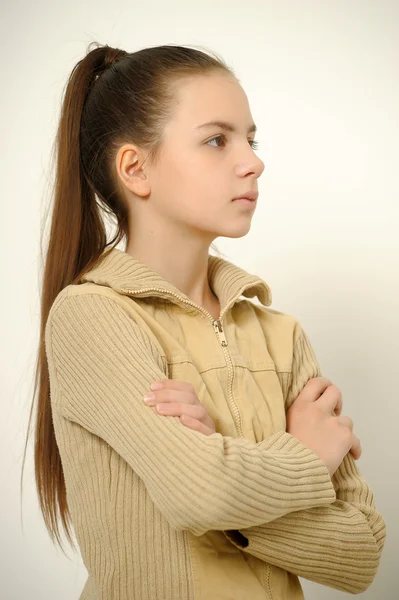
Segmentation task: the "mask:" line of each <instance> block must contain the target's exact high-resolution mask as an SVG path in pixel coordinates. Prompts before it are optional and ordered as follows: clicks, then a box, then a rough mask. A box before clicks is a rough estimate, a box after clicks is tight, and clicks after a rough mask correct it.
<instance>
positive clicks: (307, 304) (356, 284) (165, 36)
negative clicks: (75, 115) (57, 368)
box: [0, 0, 399, 600]
mask: <svg viewBox="0 0 399 600" xmlns="http://www.w3.org/2000/svg"><path fill="white" fill-rule="evenodd" d="M0 22H1V37H0V49H1V56H2V61H1V63H2V67H1V70H2V78H1V95H0V103H1V111H0V120H1V131H2V133H1V136H0V143H1V146H2V157H1V183H2V195H1V204H2V206H3V209H2V214H3V222H2V235H1V248H2V256H3V260H2V263H1V273H0V277H1V290H2V294H1V296H0V302H1V306H2V311H1V315H2V329H1V330H2V336H1V340H0V344H1V359H2V360H1V364H2V370H3V377H2V389H3V392H2V397H1V408H2V419H1V423H0V427H1V435H0V444H1V455H0V461H1V462H0V468H1V474H0V477H1V479H0V480H1V484H2V486H1V487H2V492H1V494H0V503H1V505H0V509H1V510H0V515H1V517H0V518H1V540H2V544H1V549H0V554H1V555H0V571H1V572H0V580H1V588H0V597H1V600H21V599H29V600H47V599H48V600H50V599H53V598H57V600H73V599H77V598H78V597H79V594H80V591H81V589H82V587H83V584H84V581H85V579H86V570H85V567H84V566H83V564H82V561H81V558H80V556H77V555H74V554H72V552H70V553H69V556H70V560H68V559H67V558H66V557H65V556H64V555H63V554H62V553H61V551H60V550H58V549H55V548H54V547H53V546H52V544H51V542H50V539H49V537H48V534H47V532H46V530H45V527H44V523H43V522H42V520H41V515H40V513H39V509H38V503H37V497H36V491H35V488H34V479H33V459H32V451H31V449H32V438H31V443H30V446H29V448H30V451H29V454H28V460H27V463H26V470H25V477H24V496H23V503H22V509H23V529H22V527H21V519H20V508H21V497H20V490H19V481H20V471H21V463H22V453H23V443H24V440H25V437H24V436H25V431H26V426H27V421H28V410H29V407H30V403H31V393H32V389H33V368H34V362H35V360H36V351H37V341H38V327H39V291H40V279H39V276H40V275H39V270H40V266H41V265H40V248H39V237H40V228H41V218H42V216H43V214H44V210H45V207H46V206H47V202H48V200H49V198H48V197H47V191H48V188H49V181H50V178H51V174H50V172H49V160H50V151H51V145H52V143H53V141H54V134H55V129H56V126H57V123H58V116H59V109H60V103H61V94H62V90H63V87H64V85H65V82H66V80H67V77H68V76H69V74H70V72H71V70H72V68H73V67H74V65H75V64H76V62H77V61H78V60H80V59H81V58H82V57H83V56H84V55H85V52H86V48H87V45H88V44H89V43H90V42H91V41H98V42H100V43H101V44H103V43H108V44H110V45H113V46H115V45H116V46H119V47H121V48H124V49H126V50H128V51H134V50H138V49H140V48H142V47H144V46H149V45H158V44H162V43H178V44H183V45H184V44H199V45H203V46H206V47H209V48H210V49H213V50H216V51H217V52H219V53H220V54H221V55H222V56H223V57H224V59H225V60H226V62H228V63H229V64H231V65H232V66H233V68H234V69H235V70H236V73H237V75H238V77H239V78H240V79H241V83H242V85H243V86H244V89H245V90H246V92H247V95H248V97H249V101H250V105H251V110H252V114H253V117H254V120H255V122H256V124H257V125H258V128H259V131H258V133H257V136H256V138H257V139H258V140H259V143H260V145H259V149H258V151H257V152H258V154H259V156H260V157H261V158H262V160H263V161H264V162H265V165H266V168H265V171H264V172H263V174H262V176H261V178H260V179H259V190H260V196H259V200H258V206H257V209H256V212H255V214H254V217H253V220H252V227H251V231H250V232H249V234H248V235H247V236H245V237H244V238H241V239H225V238H219V239H217V240H216V245H217V246H218V248H219V249H220V250H221V251H222V252H223V253H224V255H225V257H226V258H227V259H228V260H232V261H233V262H235V263H236V264H238V265H240V266H242V267H244V268H246V269H247V270H249V271H250V272H253V273H257V274H259V275H260V276H261V277H263V278H264V279H265V280H266V281H267V282H268V283H269V284H270V286H271V288H272V292H273V304H272V308H275V309H277V310H281V311H283V312H287V313H290V314H293V315H295V316H296V317H297V318H298V319H299V320H300V322H301V323H302V325H303V327H304V328H305V329H306V330H307V332H308V334H309V336H310V339H311V341H312V343H313V347H314V349H315V352H316V355H317V356H318V359H319V362H320V364H321V367H322V370H323V373H324V375H325V376H327V377H329V378H330V379H331V380H332V381H333V382H334V383H335V384H336V385H338V387H340V389H341V390H342V393H343V401H344V411H343V414H348V415H350V416H351V417H352V418H353V420H354V423H355V433H357V435H358V436H359V437H360V439H361V441H362V444H363V455H362V457H361V459H360V460H359V462H358V464H359V468H360V469H361V471H362V473H363V475H364V476H365V478H366V479H367V481H368V482H369V484H370V486H371V488H372V489H373V491H374V494H375V499H376V503H377V508H378V509H379V510H380V511H381V512H382V514H383V515H384V517H385V519H386V522H387V526H388V538H387V542H386V546H385V549H384V553H383V557H382V561H381V566H380V570H379V572H378V575H377V578H376V580H375V582H374V583H373V585H372V587H371V588H370V589H369V590H368V591H367V592H365V593H364V594H363V595H362V597H364V598H365V599H366V598H367V599H376V600H394V599H395V598H398V591H397V590H398V587H397V584H396V581H397V577H398V574H397V564H398V558H397V548H398V544H399V532H398V515H397V510H398V501H399V496H398V483H397V482H398V474H399V472H398V471H399V469H398V458H399V452H398V442H397V436H396V434H397V421H398V385H397V381H398V378H397V368H398V367H397V365H398V359H399V341H398V340H399V316H398V310H399V301H398V298H399V285H398V276H399V235H398V231H399V227H398V225H399V184H398V164H399V161H398V159H399V141H398V140H399V118H398V107H399V85H398V74H399V73H398V64H399V61H398V59H399V4H398V2H395V1H393V0H392V1H387V0H374V1H370V0H368V1H362V0H357V1H353V0H335V1H333V0H331V1H330V2H326V1H310V0H301V1H300V2H298V1H297V0H295V1H294V0H291V1H281V2H276V1H273V0H267V1H266V0H262V1H261V0H259V1H255V0H246V1H245V2H244V1H242V0H241V1H240V2H237V1H233V0H229V1H226V2H221V1H220V2H215V1H214V0H212V1H209V0H201V2H199V3H197V4H194V3H191V2H190V3H188V2H186V1H178V0H171V1H169V2H160V1H158V2H154V1H153V0H146V2H133V1H130V2H126V1H119V2H118V1H117V0H116V1H115V2H113V3H112V4H111V3H110V2H105V1H104V0H96V2H89V1H86V2H82V1H76V0H70V1H69V2H68V3H65V2H59V1H57V2H54V1H51V2H50V1H49V0H41V1H40V2H36V3H32V2H28V0H24V1H21V0H14V1H13V2H12V3H11V2H8V3H3V4H2V7H1V19H0ZM218 116H220V115H218ZM65 201H68V199H67V198H66V199H65ZM395 567H396V570H395ZM302 582H303V587H304V590H305V596H306V599H307V600H333V599H335V598H337V599H338V598H342V599H344V598H351V597H352V596H351V595H350V594H344V593H342V592H338V591H336V590H333V589H329V588H327V587H323V586H320V585H318V584H314V583H311V582H308V581H305V580H302ZM287 600H288V599H287Z"/></svg>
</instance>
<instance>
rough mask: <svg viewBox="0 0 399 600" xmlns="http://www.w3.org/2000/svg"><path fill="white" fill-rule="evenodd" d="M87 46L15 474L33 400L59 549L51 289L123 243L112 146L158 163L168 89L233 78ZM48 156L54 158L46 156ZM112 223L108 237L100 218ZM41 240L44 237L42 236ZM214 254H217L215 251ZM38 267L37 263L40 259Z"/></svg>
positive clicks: (145, 53) (180, 49)
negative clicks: (129, 146)
mask: <svg viewBox="0 0 399 600" xmlns="http://www.w3.org/2000/svg"><path fill="white" fill-rule="evenodd" d="M93 43H94V44H96V47H95V48H94V49H92V50H91V49H90V46H91V45H92V44H90V45H89V47H88V50H87V53H86V56H85V57H84V58H83V59H82V60H80V61H79V62H78V63H77V64H76V66H75V67H74V68H73V70H72V72H71V75H70V77H69V79H68V81H67V83H66V88H65V94H64V97H63V101H62V106H61V114H60V120H59V124H58V129H57V134H56V138H55V145H54V148H53V160H54V156H56V169H55V179H54V184H53V187H52V194H51V204H52V217H51V227H50V233H49V239H48V244H47V250H46V255H45V260H44V270H43V281H42V284H41V321H40V338H39V345H38V353H37V362H36V371H35V377H34V390H33V400H32V406H31V410H30V416H29V423H28V430H27V435H26V441H25V451H24V459H23V464H22V472H21V499H22V481H23V469H24V463H25V458H26V448H27V444H28V440H29V435H30V428H31V420H32V414H33V409H34V406H35V399H36V396H37V403H36V412H35V424H34V429H35V439H34V469H35V482H36V489H37V492H38V498H39V505H40V509H41V512H42V515H43V518H44V521H45V524H46V527H47V530H48V533H49V534H50V537H51V539H52V541H53V543H55V542H58V544H59V546H60V547H61V549H62V543H61V538H60V529H59V519H61V522H62V525H63V528H64V531H65V533H66V536H67V539H68V541H69V542H70V544H71V545H72V547H74V548H75V545H74V543H73V540H72V537H71V524H72V519H71V514H70V512H69V508H68V504H67V496H66V487H65V480H64V476H63V470H62V464H61V458H60V454H59V450H58V446H57V443H56V438H55V434H54V428H53V423H52V413H51V403H50V382H49V373H48V365H47V359H46V353H45V345H44V332H45V326H46V322H47V317H48V314H49V311H50V308H51V305H52V303H53V302H54V300H55V298H56V296H57V295H58V293H59V292H60V291H61V290H62V289H63V288H64V287H66V286H67V285H70V284H74V283H76V282H77V281H78V280H79V278H80V277H81V275H82V274H83V273H84V272H86V271H87V270H89V269H90V268H91V267H92V265H93V264H94V263H95V262H96V261H97V259H98V258H99V257H100V255H101V254H102V253H103V252H104V250H105V249H106V248H107V247H108V246H109V247H110V248H109V250H107V253H108V251H111V250H112V248H113V247H114V246H116V245H117V244H118V243H119V242H120V241H121V240H123V239H125V240H126V239H127V237H128V231H129V228H128V209H127V203H126V198H124V196H123V191H122V190H121V185H120V182H119V181H118V179H119V178H118V176H117V174H116V171H115V158H116V153H117V151H118V148H119V147H120V146H121V145H122V144H123V143H125V142H129V141H130V142H133V143H135V144H137V145H138V146H139V147H141V148H143V149H144V151H146V152H148V156H147V154H146V160H149V162H150V163H151V164H156V161H157V159H158V157H159V154H160V150H161V148H162V142H163V139H162V132H163V128H164V126H165V124H166V122H167V120H168V118H169V117H170V115H171V114H172V111H173V110H174V102H173V100H174V93H175V89H176V84H177V83H178V82H180V81H181V80H182V79H184V77H186V76H188V77H191V76H194V75H203V74H207V73H211V72H214V71H215V70H216V71H219V72H220V71H222V72H223V73H225V74H227V75H229V76H233V77H236V75H235V73H234V71H233V69H232V68H231V67H229V66H227V65H226V63H225V62H224V61H223V60H222V59H221V58H220V57H219V56H218V55H217V54H215V53H213V56H212V55H211V53H209V54H207V53H205V52H203V51H201V50H198V49H194V48H189V47H184V46H174V45H163V46H154V47H149V48H144V49H142V50H139V51H137V52H132V53H129V52H126V51H124V50H121V49H119V48H112V47H110V46H108V45H103V46H100V45H99V44H97V42H93ZM54 150H55V153H54ZM106 216H108V217H111V220H114V221H115V224H116V233H115V235H114V237H113V238H112V239H111V240H109V241H107V231H106V226H105V222H104V220H103V218H104V217H106ZM42 235H43V234H42ZM216 250H217V249H216ZM42 262H43V257H42Z"/></svg>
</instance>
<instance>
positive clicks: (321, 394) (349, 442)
mask: <svg viewBox="0 0 399 600" xmlns="http://www.w3.org/2000/svg"><path fill="white" fill-rule="evenodd" d="M341 411H342V394H341V391H340V390H339V388H337V387H336V386H335V385H333V384H332V383H331V381H330V380H329V379H326V378H325V377H314V378H312V379H310V380H309V381H308V382H307V384H306V385H305V386H304V388H303V389H302V391H301V393H300V394H299V396H298V397H297V398H296V400H294V402H293V403H292V405H291V406H290V408H289V409H288V410H287V415H286V416H287V432H288V433H290V434H291V435H293V436H294V437H296V438H297V439H298V440H299V441H301V442H302V443H303V444H304V445H305V446H307V447H308V448H309V449H310V450H312V451H313V452H315V453H316V454H317V455H318V456H319V457H320V458H321V460H322V461H323V462H324V463H325V464H326V466H327V468H328V470H329V473H330V476H332V475H333V474H334V472H335V471H336V470H337V469H338V467H339V465H340V464H341V462H342V460H343V458H344V456H345V455H346V454H347V453H348V452H349V451H350V452H351V454H352V455H353V457H354V458H355V459H356V460H357V459H358V458H360V456H361V453H362V449H361V445H360V440H359V438H358V437H357V436H356V435H354V433H353V421H352V419H351V418H350V417H343V416H341Z"/></svg>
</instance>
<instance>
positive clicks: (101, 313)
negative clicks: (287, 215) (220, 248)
mask: <svg viewBox="0 0 399 600" xmlns="http://www.w3.org/2000/svg"><path fill="white" fill-rule="evenodd" d="M255 131H256V126H255V124H254V123H253V120H252V117H251V112H250V109H249V105H248V100H247V97H246V95H245V92H244V90H243V89H242V87H241V85H240V83H239V81H238V79H237V78H236V76H235V75H234V73H233V70H232V69H231V68H229V67H228V66H227V65H226V64H225V63H224V62H223V61H222V59H220V58H218V57H217V56H216V55H215V56H212V55H211V54H210V53H209V54H207V53H204V52H202V51H200V50H197V49H193V48H188V47H181V46H172V45H166V46H158V47H152V48H145V49H143V50H140V51H137V52H133V53H128V52H125V51H123V50H119V49H113V48H111V47H108V46H103V47H96V48H94V49H92V50H91V51H89V52H88V53H87V55H86V56H85V57H84V58H83V59H82V60H81V61H79V63H78V64H77V65H76V67H75V68H74V69H73V71H72V74H71V77H70V79H69V81H68V84H67V87H66V92H65V98H64V100H63V106H62V114H61V119H60V123H59V130H58V135H57V171H56V184H55V197H54V209H53V216H52V227H51V233H50V240H49V246H48V252H47V259H46V265H45V272H44V282H43V294H42V328H41V340H40V342H41V343H40V353H39V357H38V367H37V371H36V375H37V379H36V384H37V381H38V380H39V394H38V405H37V415H36V431H35V433H36V438H35V468H36V482H37V489H38V493H39V499H40V506H41V509H42V512H43V516H44V520H45V523H46V526H47V528H48V531H49V533H50V535H51V537H52V539H53V540H54V538H56V539H57V541H58V543H59V544H60V545H61V541H60V532H59V519H61V522H62V524H63V527H64V530H65V532H66V534H67V537H68V540H69V541H70V542H71V544H73V542H72V537H71V530H70V527H71V525H73V528H74V531H75V533H76V538H77V542H78V544H79V547H80V551H81V554H82V558H83V561H84V564H85V565H86V567H87V571H88V579H87V582H86V585H85V586H84V589H83V591H82V593H81V595H80V600H86V599H87V600H88V599H91V600H99V599H100V598H101V599H106V600H133V599H134V600H299V599H303V593H302V588H301V585H300V581H299V578H298V577H304V578H308V579H310V580H313V581H315V582H319V583H320V584H323V585H327V586H331V587H333V588H336V589H340V590H346V591H347V592H350V593H359V592H362V591H363V590H365V589H367V588H368V587H369V586H370V584H371V583H372V581H373V580H374V577H375V575H376V572H377V570H378V566H379V561H380V555H381V551H382V548H383V545H384V540H385V522H384V520H383V518H382V517H381V515H380V514H379V513H378V512H377V511H376V508H375V504H374V500H373V494H372V492H371V490H370V488H369V487H368V485H367V483H366V482H365V481H364V479H363V478H362V477H361V475H360V473H359V470H358V468H357V466H356V464H355V460H356V459H357V458H359V456H360V454H361V448H360V441H359V439H358V438H357V437H356V436H355V435H354V433H353V422H352V420H351V419H350V418H349V417H345V416H342V414H341V412H342V397H341V393H340V390H339V389H338V388H337V387H335V386H334V385H333V384H332V383H331V381H329V380H328V379H325V378H324V377H322V376H321V372H320V368H319V365H318V363H317V360H316V357H315V355H314V352H313V349H312V347H311V344H310V341H309V339H308V337H307V335H306V333H305V331H304V329H303V328H302V327H301V325H300V323H299V322H298V321H297V320H296V319H295V318H294V317H293V316H291V315H287V314H284V313H282V312H279V311H277V310H274V309H271V308H269V307H270V304H271V290H270V288H269V286H268V285H267V283H266V282H265V281H263V280H262V279H261V278H260V277H258V276H256V275H253V274H250V273H248V272H247V271H245V270H243V269H242V268H240V267H238V266H236V265H234V264H232V263H231V262H229V261H227V260H225V259H222V258H221V257H218V256H214V255H211V254H209V247H210V245H211V243H212V241H213V240H214V239H215V238H217V237H218V236H225V237H233V238H238V237H242V236H244V235H246V234H247V233H248V231H249V229H250V225H251V220H252V218H253V216H254V214H255V211H256V203H257V200H256V199H257V180H258V178H259V177H260V175H261V174H262V171H263V169H264V164H263V162H262V161H261V160H260V158H259V157H258V156H257V155H256V153H255V147H256V141H255V140H254V134H255ZM106 215H108V216H112V217H115V222H116V225H117V234H116V235H115V236H114V238H113V239H112V240H110V241H107V232H106V227H105V222H104V219H103V217H105V216H106ZM122 240H124V241H125V242H126V246H125V248H126V249H125V250H124V251H122V250H120V249H118V248H116V245H117V244H118V243H119V242H120V241H122ZM255 296H256V297H257V298H258V300H259V301H260V305H259V304H256V303H255V302H252V301H251V300H250V299H249V298H254V297H255ZM154 384H156V385H154ZM35 388H36V385H35ZM151 391H152V395H151V396H149V395H148V394H149V393H151ZM145 396H147V399H148V400H149V402H145V401H144V397H145Z"/></svg>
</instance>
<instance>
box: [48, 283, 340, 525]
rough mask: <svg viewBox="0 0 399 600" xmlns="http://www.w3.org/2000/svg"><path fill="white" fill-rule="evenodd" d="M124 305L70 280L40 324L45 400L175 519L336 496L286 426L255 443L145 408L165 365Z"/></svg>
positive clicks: (261, 513) (209, 520)
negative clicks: (106, 448) (113, 455)
mask: <svg viewBox="0 0 399 600" xmlns="http://www.w3.org/2000/svg"><path fill="white" fill-rule="evenodd" d="M129 304H130V301H129V300H126V299H124V298H120V297H115V296H114V295H112V294H111V293H110V292H109V291H108V290H104V291H96V292H93V291H90V290H88V291H86V290H82V289H81V288H80V287H78V289H76V288H75V287H74V286H71V287H67V288H66V289H65V290H63V292H61V294H60V295H59V296H57V298H56V301H55V302H54V303H53V306H52V308H51V311H50V314H49V318H48V321H47V324H46V332H45V333H46V336H45V344H46V353H47V359H48V365H49V374H50V390H51V402H52V406H53V409H54V410H57V412H58V413H60V414H61V415H62V416H63V417H64V418H65V419H69V420H71V421H74V422H75V423H77V424H78V425H80V426H81V427H84V428H86V429H87V430H89V431H90V432H92V433H93V434H94V435H97V436H99V437H100V438H102V439H103V440H105V441H106V442H107V443H108V444H109V445H110V446H111V447H112V448H113V449H114V450H115V451H116V452H117V453H118V454H119V455H120V456H121V457H122V458H123V459H124V460H125V461H126V462H127V464H128V465H129V466H130V467H131V468H132V469H134V471H135V472H136V473H137V474H138V476H139V477H140V478H141V479H142V481H143V483H144V485H145V486H146V488H147V491H148V493H149V495H150V496H151V499H152V500H153V502H154V504H155V505H156V506H157V507H158V509H159V510H160V512H162V513H163V515H164V516H165V518H166V519H167V520H168V522H169V523H170V525H171V526H172V527H174V528H175V529H187V530H189V531H191V532H192V533H193V534H194V535H202V534H203V533H205V532H206V531H208V530H211V529H216V530H224V529H230V528H239V527H251V526H253V525H260V524H261V523H266V522H270V521H272V520H273V519H276V518H278V517H281V516H282V515H284V514H287V513H290V512H293V511H297V510H301V509H305V508H311V507H312V506H320V505H327V504H330V503H331V502H333V501H334V500H335V497H336V496H335V490H334V487H333V485H332V482H331V478H330V476H329V473H328V469H327V468H326V466H325V464H324V463H323V462H322V461H321V460H320V458H319V457H318V456H317V455H316V454H315V453H313V452H312V451H311V450H309V449H308V448H306V446H304V445H303V444H302V443H301V442H299V440H296V438H294V437H293V436H291V435H290V434H289V433H287V432H284V431H279V432H277V433H276V434H275V435H273V436H271V437H270V438H268V439H267V440H263V441H262V442H260V443H258V444H254V443H252V442H250V441H249V440H245V439H235V438H232V437H228V436H222V435H221V434H220V433H217V432H215V433H214V434H212V435H210V436H204V435H203V434H201V433H200V432H198V431H194V430H192V429H189V428H187V427H185V426H184V425H183V424H182V423H181V422H180V420H179V418H178V417H174V416H160V415H158V414H157V413H156V412H155V411H153V410H149V409H148V407H147V406H145V405H144V403H143V401H142V398H143V396H144V394H145V393H146V392H148V390H149V386H150V383H151V382H152V381H154V380H158V379H163V378H167V363H166V358H165V357H164V356H163V355H162V352H161V350H162V349H161V348H160V346H159V344H158V343H157V340H156V338H152V336H151V334H150V335H147V334H146V332H145V331H144V330H143V329H142V328H141V327H140V326H139V325H138V324H137V323H136V322H135V320H134V313H133V316H131V314H132V313H131V309H130V311H129V308H130V307H129Z"/></svg>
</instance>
